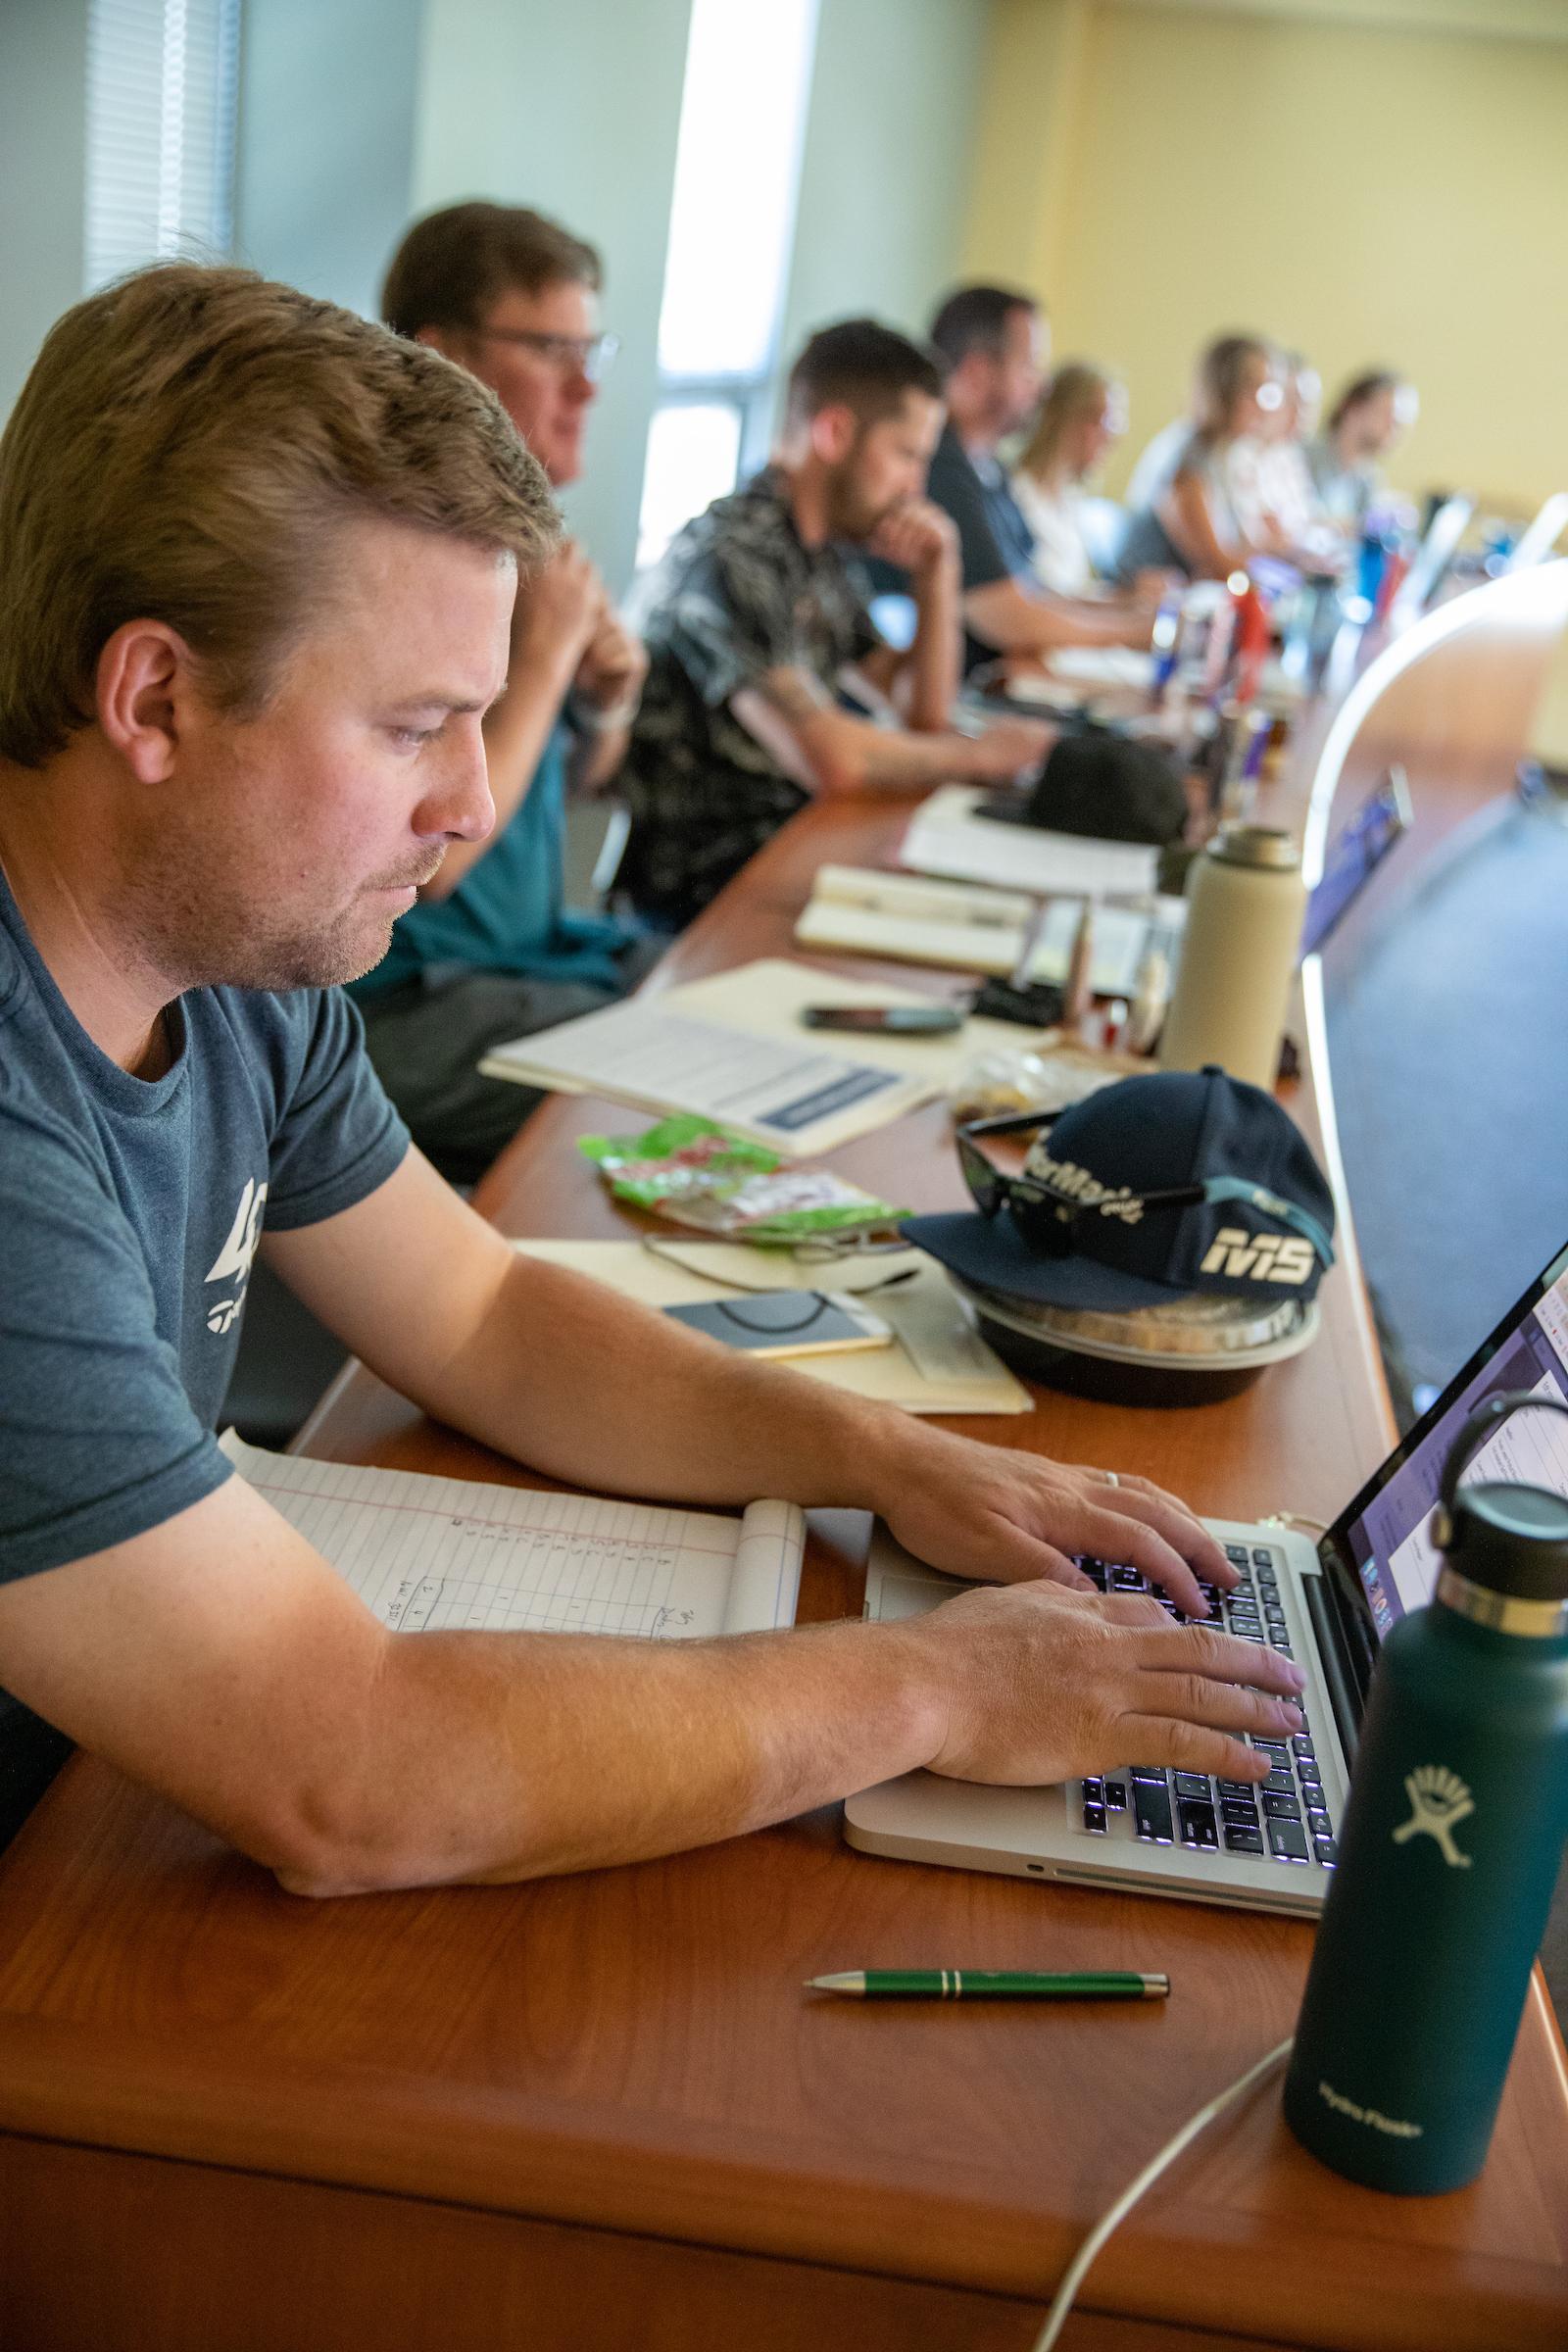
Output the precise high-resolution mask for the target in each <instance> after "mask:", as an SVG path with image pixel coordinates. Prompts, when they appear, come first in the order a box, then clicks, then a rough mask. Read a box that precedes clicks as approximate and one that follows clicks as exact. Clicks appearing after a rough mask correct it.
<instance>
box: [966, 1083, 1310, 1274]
mask: <svg viewBox="0 0 1568 2352" xmlns="http://www.w3.org/2000/svg"><path fill="white" fill-rule="evenodd" d="M1060 1115H1061V1114H1060V1112H1059V1111H1054V1110H1051V1111H1039V1110H1034V1111H1022V1112H1019V1111H1008V1112H1007V1113H1005V1115H1004V1116H1003V1117H1001V1118H995V1119H968V1120H966V1121H965V1122H964V1124H963V1125H962V1126H961V1127H960V1128H959V1129H958V1131H957V1138H956V1141H957V1146H958V1165H959V1166H960V1167H961V1168H962V1170H963V1180H964V1182H965V1184H966V1185H967V1186H968V1188H969V1197H970V1199H971V1200H972V1201H973V1202H974V1204H975V1206H976V1208H977V1209H978V1210H979V1211H980V1214H981V1215H982V1216H983V1217H995V1216H999V1215H1000V1214H1001V1212H1002V1210H1003V1209H1004V1208H1010V1209H1011V1211H1012V1213H1013V1216H1014V1219H1015V1220H1016V1222H1017V1224H1018V1226H1019V1228H1020V1230H1021V1231H1022V1232H1023V1233H1024V1234H1025V1235H1026V1236H1027V1238H1028V1239H1029V1240H1030V1241H1031V1242H1033V1243H1034V1244H1035V1245H1036V1246H1037V1247H1038V1248H1040V1249H1043V1250H1048V1251H1050V1252H1051V1253H1052V1254H1053V1255H1054V1256H1057V1257H1066V1256H1068V1255H1070V1253H1071V1251H1072V1247H1073V1238H1072V1236H1073V1227H1074V1226H1075V1225H1076V1224H1077V1222H1078V1220H1079V1218H1080V1217H1107V1218H1108V1217H1114V1218H1116V1219H1117V1220H1118V1222H1120V1223H1122V1224H1125V1225H1137V1224H1139V1223H1141V1222H1142V1219H1143V1213H1144V1211H1145V1209H1146V1208H1153V1209H1160V1208H1199V1207H1201V1206H1202V1205H1203V1203H1204V1202H1205V1201H1242V1202H1244V1203H1246V1204H1247V1205H1248V1206H1249V1207H1251V1208H1255V1209H1258V1210H1260V1211H1261V1213H1262V1214H1263V1215H1264V1216H1268V1217H1273V1218H1274V1219H1275V1220H1276V1221H1277V1222H1278V1223H1280V1224H1282V1225H1285V1226H1288V1227H1289V1228H1290V1230H1291V1231H1292V1232H1293V1233H1299V1234H1300V1235H1301V1237H1302V1238H1303V1240H1305V1241H1308V1242H1310V1243H1311V1245H1312V1250H1313V1252H1314V1254H1315V1255H1316V1256H1317V1257H1318V1259H1319V1260H1320V1261H1321V1262H1322V1264H1323V1265H1324V1266H1332V1265H1333V1263H1334V1245H1333V1243H1332V1242H1331V1241H1330V1240H1329V1237H1328V1235H1327V1233H1325V1231H1324V1230H1323V1227H1322V1226H1321V1225H1320V1224H1319V1223H1318V1221H1317V1219H1316V1217H1314V1216H1311V1215H1310V1214H1309V1213H1308V1212H1307V1210H1305V1209H1304V1208H1299V1207H1298V1206H1297V1204H1296V1202H1295V1201H1282V1200H1281V1198H1280V1196H1279V1194H1278V1193H1271V1192H1269V1191H1268V1190H1267V1189H1266V1187H1265V1186H1263V1185H1261V1184H1251V1183H1249V1181H1248V1180H1247V1178H1246V1177H1245V1176H1204V1177H1201V1178H1199V1179H1198V1180H1197V1181H1196V1182H1194V1183H1191V1184H1173V1185H1165V1186H1162V1187H1161V1188H1160V1189H1158V1190H1157V1191H1154V1192H1148V1193H1132V1192H1126V1191H1117V1192H1114V1193H1104V1194H1102V1195H1101V1197H1100V1198H1099V1199H1098V1200H1094V1201H1068V1200H1064V1199H1063V1198H1062V1196H1061V1194H1060V1193H1054V1192H1053V1191H1052V1190H1051V1189H1050V1187H1049V1186H1047V1185H1044V1184H1042V1183H1040V1181H1039V1180H1038V1178H1036V1177H1033V1176H1009V1175H1007V1174H1005V1172H1004V1170H1003V1169H1001V1168H999V1167H996V1166H994V1165H993V1163H992V1162H991V1161H990V1160H989V1159H988V1158H987V1157H986V1155H985V1153H984V1152H982V1151H981V1150H980V1148H979V1146H978V1144H976V1142H975V1140H974V1139H975V1137H976V1136H979V1135H1028V1134H1029V1133H1031V1132H1032V1131H1034V1130H1037V1129H1041V1128H1046V1127H1051V1126H1054V1123H1055V1121H1056V1120H1057V1119H1058V1118H1059V1117H1060Z"/></svg>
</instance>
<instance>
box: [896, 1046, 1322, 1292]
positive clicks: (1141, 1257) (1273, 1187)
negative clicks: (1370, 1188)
mask: <svg viewBox="0 0 1568 2352" xmlns="http://www.w3.org/2000/svg"><path fill="white" fill-rule="evenodd" d="M1026 1124H1028V1122H1027V1121H1024V1120H1018V1119H1009V1120H991V1121H988V1120H977V1121H975V1122H973V1123H972V1124H971V1125H970V1126H968V1127H966V1128H960V1129H959V1131H958V1150H959V1153H960V1156H961V1157H962V1158H963V1160H964V1172H965V1175H966V1176H967V1178H968V1180H969V1185H970V1190H971V1191H972V1192H973V1193H974V1195H975V1198H976V1201H978V1202H981V1203H983V1204H984V1205H983V1206H980V1207H977V1208H976V1209H975V1210H974V1211H973V1212H972V1213H969V1214H958V1215H952V1216H934V1217H911V1218H909V1219H908V1220H907V1223H906V1224H905V1225H904V1226H903V1228H902V1231H903V1233H904V1236H905V1238H906V1240H907V1241H909V1242H912V1243H913V1244H914V1245H915V1247H916V1248H917V1249H920V1250H925V1251H927V1252H928V1254H929V1255H930V1256H932V1257H935V1258H937V1259H939V1260H940V1262H941V1263H942V1264H943V1265H944V1266H946V1267H948V1268H949V1270H950V1271H951V1272H952V1273H954V1274H956V1275H958V1276H959V1277H960V1279H961V1280H962V1281H964V1282H966V1283H973V1284H976V1285H978V1286H979V1287H980V1288H981V1289H983V1290H988V1291H997V1292H1001V1293H1004V1294H1009V1295H1010V1296H1012V1297H1013V1298H1017V1299H1030V1300H1033V1301H1034V1302H1035V1303H1037V1304H1039V1305H1041V1306H1059V1307H1065V1308H1077V1309H1086V1310H1090V1311H1094V1310H1097V1309H1098V1310H1100V1311H1102V1312H1107V1313H1112V1314H1115V1313H1123V1312H1130V1311H1131V1310H1133V1309H1135V1308H1137V1307H1142V1306H1167V1305H1169V1303H1170V1301H1171V1300H1172V1299H1181V1298H1186V1297H1188V1296H1189V1295H1190V1294H1191V1293H1193V1292H1195V1291H1202V1292H1216V1293H1219V1294H1221V1295H1228V1296H1230V1297H1233V1298H1245V1299H1264V1300H1270V1301H1273V1300H1277V1299H1301V1300H1302V1301H1303V1302H1304V1301H1305V1300H1306V1299H1311V1298H1312V1297H1313V1296H1314V1294H1315V1293H1316V1290H1317V1287H1318V1284H1319V1283H1320V1282H1321V1281H1322V1279H1323V1276H1324V1274H1325V1273H1326V1272H1327V1270H1328V1268H1329V1267H1330V1266H1331V1265H1332V1264H1333V1263H1334V1244H1333V1239H1332V1236H1333V1232H1334V1200H1333V1196H1332V1194H1331V1193H1330V1191H1329V1188H1328V1183H1327V1181H1326V1179H1325V1177H1324V1175H1323V1172H1322V1170H1321V1169H1320V1168H1319V1166H1318V1164H1317V1161H1316V1160H1315V1159H1314V1158H1313V1157H1312V1154H1311V1152H1310V1151H1309V1150H1308V1148H1307V1145H1306V1142H1305V1139H1304V1137H1303V1136H1302V1134H1301V1132H1300V1129H1299V1127H1298V1126H1297V1124H1296V1122H1295V1120H1294V1119H1292V1118H1291V1117H1290V1115H1289V1113H1288V1112H1286V1111H1284V1110H1282V1109H1281V1107H1280V1105H1279V1103H1276V1102H1275V1100H1274V1098H1273V1096H1272V1095H1268V1094H1265V1093H1264V1092H1263V1090H1262V1089H1261V1088H1260V1087H1256V1086H1247V1085H1245V1084H1243V1082H1242V1081H1241V1080H1240V1079H1237V1078H1231V1077H1228V1076H1227V1075H1226V1073H1225V1072H1224V1071H1223V1070H1221V1069H1216V1068H1213V1067H1210V1068H1207V1069H1203V1070H1161V1071H1159V1072H1157V1073H1154V1074H1152V1075H1151V1076H1150V1077H1148V1078H1126V1079H1123V1080H1122V1081H1121V1082H1120V1083H1119V1084H1118V1085H1115V1086H1106V1087H1102V1088H1101V1090H1100V1092H1099V1093H1098V1094H1094V1095H1091V1096H1089V1098H1088V1099H1087V1101H1085V1102H1082V1103H1074V1104H1073V1105H1072V1107H1071V1108H1070V1109H1068V1110H1064V1111H1061V1112H1059V1113H1058V1114H1057V1115H1056V1116H1055V1117H1054V1119H1052V1120H1051V1121H1050V1122H1049V1124H1048V1123H1046V1122H1042V1123H1041V1133H1040V1136H1039V1139H1038V1141H1037V1142H1036V1143H1035V1144H1034V1145H1033V1147H1032V1148H1031V1150H1030V1152H1029V1156H1028V1158H1027V1159H1026V1160H1025V1162H1024V1165H1023V1172H1022V1174H1021V1176H1006V1175H1004V1174H1002V1173H1001V1172H1000V1171H999V1170H998V1169H996V1168H995V1167H993V1166H992V1165H991V1163H990V1162H989V1161H988V1160H987V1158H986V1156H985V1153H984V1151H983V1148H982V1145H981V1142H980V1141H979V1140H978V1139H981V1138H983V1137H984V1135H985V1134H986V1133H987V1132H988V1131H989V1132H991V1133H997V1132H998V1131H999V1130H1002V1129H1005V1128H1011V1129H1013V1130H1019V1129H1021V1128H1022V1127H1024V1126H1025V1125H1026Z"/></svg>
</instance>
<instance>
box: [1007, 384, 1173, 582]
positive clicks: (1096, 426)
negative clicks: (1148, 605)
mask: <svg viewBox="0 0 1568 2352" xmlns="http://www.w3.org/2000/svg"><path fill="white" fill-rule="evenodd" d="M1126 430H1127V394H1126V391H1125V390H1124V388H1123V387H1122V386H1121V385H1120V384H1119V383H1117V382H1116V381H1115V379H1114V377H1112V376H1109V375H1107V374H1106V372H1105V370H1104V369H1103V368H1096V367H1094V366H1092V365H1091V363H1090V362H1089V361H1087V360H1067V361H1065V362H1064V363H1063V364H1062V366H1061V367H1059V368H1057V369H1056V371H1055V373H1054V375H1053V377H1052V379H1051V382H1050V385H1049V386H1048V388H1047V391H1046V397H1045V399H1044V400H1043V401H1042V402H1041V404H1040V411H1039V415H1038V416H1037V417H1036V418H1035V421H1034V426H1033V429H1032V430H1031V432H1030V435H1029V438H1028V440H1027V442H1026V443H1025V444H1024V449H1023V454H1022V455H1021V457H1020V458H1019V460H1018V463H1017V465H1016V466H1014V468H1013V470H1012V473H1011V475H1010V476H1009V481H1008V487H1009V488H1010V490H1011V492H1012V496H1013V499H1014V501H1015V502H1016V504H1017V507H1018V509H1019V512H1020V513H1021V514H1022V515H1023V518H1024V520H1025V522H1026V523H1027V524H1028V525H1029V529H1030V531H1031V533H1032V534H1033V537H1034V573H1035V577H1036V579H1037V580H1038V581H1039V582H1040V585H1041V586H1042V587H1043V588H1048V589H1050V590H1051V592H1052V593H1053V594H1054V595H1055V596H1068V597H1081V596H1092V595H1094V593H1095V591H1096V588H1097V586H1098V584H1099V583H1098V579H1097V574H1096V566H1095V563H1094V559H1093V557H1092V556H1091V553H1090V550H1089V546H1088V543H1087V541H1086V539H1085V536H1084V527H1083V519H1082V512H1081V511H1082V507H1083V484H1084V483H1085V482H1086V481H1087V480H1088V479H1089V477H1090V475H1091V474H1093V473H1094V471H1095V469H1096V468H1097V466H1100V465H1101V464H1102V462H1103V459H1104V456H1105V453H1106V451H1107V450H1109V449H1110V448H1111V447H1112V446H1113V445H1114V443H1115V442H1116V441H1118V440H1119V439H1120V437H1121V435H1122V434H1123V433H1124V432H1125V431H1126ZM1162 585H1163V582H1162V580H1161V578H1160V577H1159V575H1157V574H1154V575H1151V576H1150V577H1149V578H1148V579H1147V580H1142V581H1138V582H1135V583H1134V587H1135V593H1137V592H1139V591H1140V590H1141V591H1142V597H1143V601H1145V602H1147V601H1148V599H1149V597H1150V596H1153V597H1156V598H1157V597H1158V595H1159V592H1160V589H1161V586H1162Z"/></svg>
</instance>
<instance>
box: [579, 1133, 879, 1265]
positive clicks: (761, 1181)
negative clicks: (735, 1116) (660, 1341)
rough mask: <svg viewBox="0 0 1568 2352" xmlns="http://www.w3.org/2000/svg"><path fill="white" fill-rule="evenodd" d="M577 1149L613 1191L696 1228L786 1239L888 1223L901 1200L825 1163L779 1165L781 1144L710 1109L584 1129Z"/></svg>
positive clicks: (775, 1241)
mask: <svg viewBox="0 0 1568 2352" xmlns="http://www.w3.org/2000/svg"><path fill="white" fill-rule="evenodd" d="M577 1149H578V1150H579V1151H580V1152H582V1153H583V1155H584V1157H585V1158H587V1159H591V1160H592V1161H593V1162H594V1163H595V1165H596V1166H597V1167H598V1169H599V1172H600V1174H601V1176H603V1178H604V1179H605V1181H606V1183H607V1184H608V1185H609V1186H610V1189H611V1191H612V1192H613V1194H614V1196H615V1198H616V1199H617V1200H618V1201H631V1202H633V1203H634V1204H635V1205H636V1206H637V1207H638V1208H645V1209H648V1210H650V1211H651V1212H652V1213H653V1214H654V1215H656V1216H661V1217H665V1218H667V1219H668V1220H669V1221H670V1222H671V1223H672V1224H676V1225H684V1226H687V1227H689V1228H690V1229H691V1230H693V1231H695V1232H700V1233H725V1234H731V1235H734V1236H737V1237H738V1238H739V1239H741V1240H743V1241H750V1242H758V1243H760V1244H764V1245H766V1244H772V1245H773V1246H775V1247H784V1246H786V1245H788V1244H789V1243H791V1242H794V1241H799V1240H801V1239H803V1238H804V1237H806V1236H807V1235H809V1234H813V1233H838V1232H853V1231H858V1230H860V1229H862V1228H871V1227H875V1226H879V1225H890V1224H893V1223H895V1222H896V1221H897V1220H898V1219H899V1218H900V1217H902V1216H906V1215H907V1213H908V1212H907V1210H906V1209H901V1208H897V1207H895V1206H894V1205H893V1203H892V1202H890V1201H879V1200H878V1199H877V1198H876V1196H875V1195H874V1194H871V1193H866V1192H862V1191H861V1190H860V1187H859V1186H858V1185H855V1184H849V1183H846V1181H845V1179H844V1178H843V1177H842V1176H835V1175H834V1174H833V1173H832V1171H831V1170H830V1169H826V1168H812V1169H807V1168H786V1167H783V1166H782V1165H781V1162H780V1157H779V1154H778V1153H777V1152H769V1151H768V1150H767V1148H766V1147H765V1146H764V1145H761V1144H754V1143H752V1142H750V1141H749V1140H748V1139H747V1138H746V1137H745V1136H739V1135H732V1134H730V1133H729V1131H728V1130H727V1129H726V1128H723V1127H719V1126H716V1125H715V1124H714V1122H713V1121H712V1120H711V1119H703V1118H698V1117H696V1116H694V1115H692V1114H690V1113H683V1114H681V1115H679V1116H676V1117H673V1118H668V1119H661V1120H660V1121H659V1123H658V1125H657V1126H654V1127H650V1128H647V1129H646V1130H645V1131H644V1132H643V1133H642V1134H641V1135H586V1136H583V1137H582V1138H580V1140H579V1142H578V1146H577Z"/></svg>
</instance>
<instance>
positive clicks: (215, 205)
mask: <svg viewBox="0 0 1568 2352" xmlns="http://www.w3.org/2000/svg"><path fill="white" fill-rule="evenodd" d="M238 50H239V0H90V6H89V9H88V16H87V234H86V286H87V291H88V292H89V293H91V292H92V291H93V290H94V289H95V288H96V287H98V286H101V285H104V284H106V283H107V281H108V280H109V279H110V278H112V277H119V276H120V275H121V274H122V273H123V271H124V270H134V269H137V268H139V267H140V266H141V264H143V263H145V262H153V261H158V260H160V259H162V258H163V257H165V256H166V255H172V254H189V255H191V256H192V257H193V258H197V259H201V260H214V259H219V258H221V256H223V255H224V254H226V253H227V251H228V249H229V245H230V242H231V238H232V226H233V218H232V217H233V187H234V120H235V108H236V87H237V64H238Z"/></svg>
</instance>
